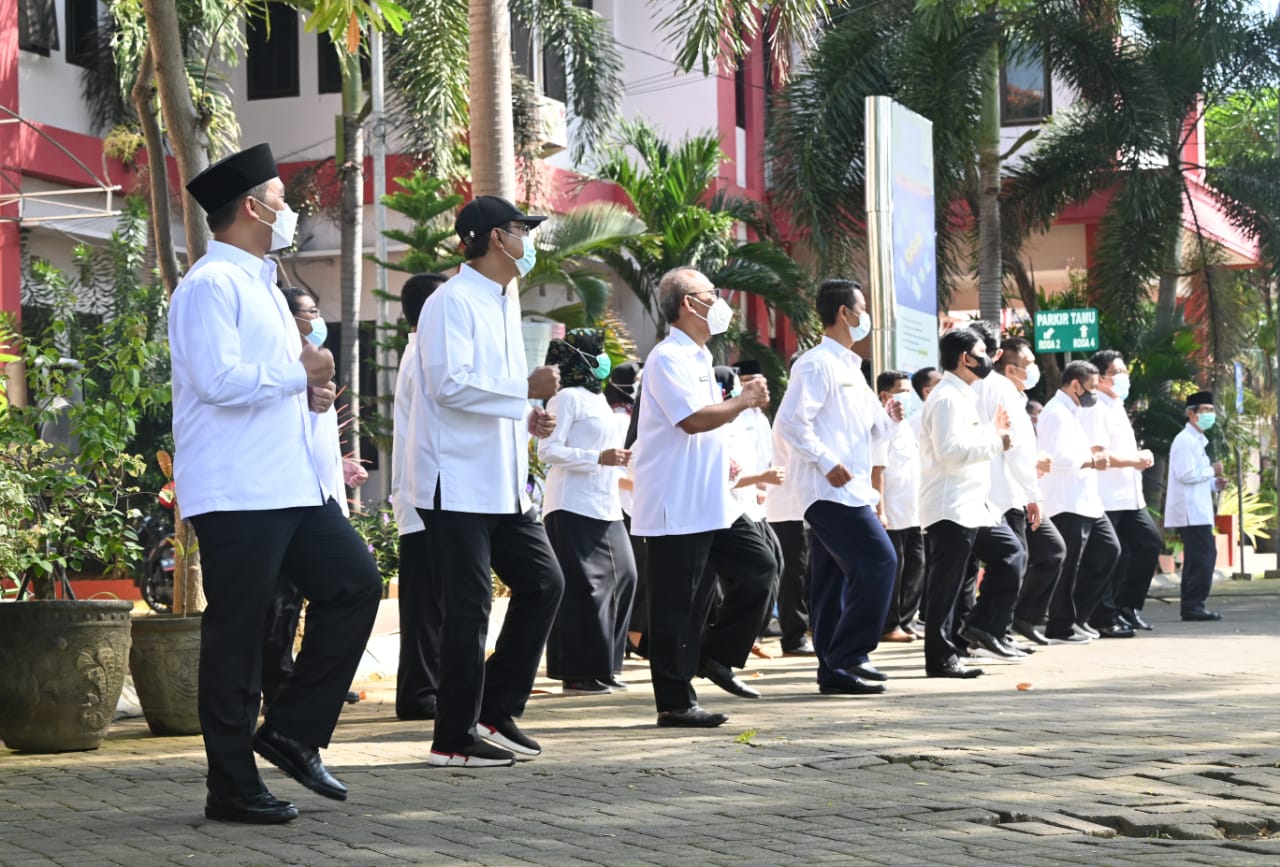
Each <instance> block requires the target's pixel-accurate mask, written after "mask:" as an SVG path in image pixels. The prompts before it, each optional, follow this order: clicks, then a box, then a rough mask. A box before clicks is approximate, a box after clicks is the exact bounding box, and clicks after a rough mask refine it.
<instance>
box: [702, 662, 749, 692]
mask: <svg viewBox="0 0 1280 867" xmlns="http://www.w3.org/2000/svg"><path fill="white" fill-rule="evenodd" d="M698 675H699V676H700V677H705V678H706V679H707V680H709V681H711V682H712V683H714V684H715V685H716V686H718V687H720V688H721V689H723V690H724V691H725V692H727V693H729V694H730V695H736V696H738V697H739V698H759V697H760V690H758V689H752V688H751V687H749V686H747V685H746V684H745V683H743V682H742V681H741V680H739V679H738V676H737V675H736V674H734V673H733V669H732V668H730V667H729V666H727V665H725V664H724V663H723V662H717V661H716V660H714V659H704V660H703V661H702V667H701V668H700V669H699V670H698Z"/></svg>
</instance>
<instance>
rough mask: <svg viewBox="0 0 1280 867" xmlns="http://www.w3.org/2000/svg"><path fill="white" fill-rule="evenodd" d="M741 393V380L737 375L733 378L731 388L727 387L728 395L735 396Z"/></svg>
mask: <svg viewBox="0 0 1280 867" xmlns="http://www.w3.org/2000/svg"><path fill="white" fill-rule="evenodd" d="M740 394H742V381H741V380H739V379H738V377H736V376H735V377H734V378H733V388H731V389H729V397H737V396H738V395H740Z"/></svg>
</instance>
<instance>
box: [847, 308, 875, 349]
mask: <svg viewBox="0 0 1280 867" xmlns="http://www.w3.org/2000/svg"><path fill="white" fill-rule="evenodd" d="M870 333H871V317H870V316H868V315H867V314H866V313H859V314H858V324H857V325H852V326H850V327H849V337H851V338H852V339H853V342H854V343H857V342H858V341H859V340H861V339H863V338H864V337H866V336H867V335H868V334H870Z"/></svg>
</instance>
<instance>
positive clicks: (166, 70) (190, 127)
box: [142, 0, 211, 264]
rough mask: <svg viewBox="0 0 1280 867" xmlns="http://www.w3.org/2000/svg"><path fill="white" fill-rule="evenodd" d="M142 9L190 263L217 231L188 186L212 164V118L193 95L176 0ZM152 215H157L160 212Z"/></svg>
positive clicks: (155, 1)
mask: <svg viewBox="0 0 1280 867" xmlns="http://www.w3.org/2000/svg"><path fill="white" fill-rule="evenodd" d="M142 9H143V12H144V13H145V15H146V19H147V30H148V32H149V33H150V34H151V39H150V42H151V49H152V58H151V59H152V61H153V62H154V63H155V70H156V82H157V84H158V85H159V90H160V108H161V111H162V112H163V114H164V125H165V134H166V135H167V136H168V139H169V144H170V146H171V147H172V148H173V155H174V158H175V159H176V160H177V163H178V180H179V183H180V184H181V185H182V188H183V189H182V222H183V225H184V226H185V227H186V233H187V262H188V264H189V263H191V262H194V261H195V260H196V259H199V258H200V257H201V256H203V255H204V251H205V249H206V248H207V247H208V246H209V238H210V237H211V235H210V232H209V226H208V224H207V223H205V220H204V209H203V208H201V207H200V205H199V203H198V202H196V200H195V199H194V198H193V197H192V196H191V194H190V193H188V192H187V191H186V184H187V181H189V180H191V179H192V178H193V177H195V176H196V175H198V174H200V172H202V171H204V170H205V169H206V168H208V166H209V136H208V134H207V124H208V118H207V117H204V116H203V115H201V114H200V113H199V112H198V111H196V106H195V103H194V102H193V101H192V99H191V89H190V86H189V85H188V83H187V66H186V59H185V58H184V57H183V56H182V34H181V32H180V29H179V27H178V10H177V5H176V2H175V0H142ZM152 219H156V215H155V214H153V215H152Z"/></svg>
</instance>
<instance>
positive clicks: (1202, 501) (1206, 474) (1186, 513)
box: [1164, 424, 1216, 527]
mask: <svg viewBox="0 0 1280 867" xmlns="http://www.w3.org/2000/svg"><path fill="white" fill-rule="evenodd" d="M1208 445H1209V438H1208V437H1206V436H1205V435H1204V434H1203V433H1201V432H1200V431H1199V430H1197V429H1195V428H1193V427H1192V426H1191V425H1190V424H1187V425H1186V426H1185V427H1183V428H1182V430H1180V431H1178V435H1177V436H1176V437H1174V438H1173V445H1172V446H1171V447H1170V448H1169V483H1168V484H1169V487H1168V492H1167V493H1166V494H1165V504H1164V525H1165V526H1166V527H1199V526H1203V525H1206V524H1207V525H1210V526H1212V524H1213V480H1214V478H1215V477H1216V473H1214V471H1213V462H1212V461H1211V460H1209V452H1208V451H1207V449H1206V447H1207V446H1208Z"/></svg>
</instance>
